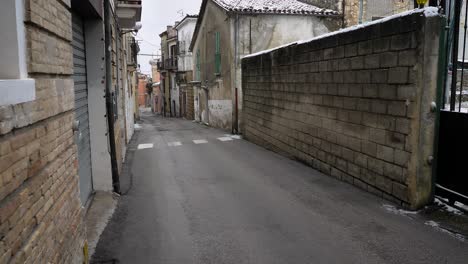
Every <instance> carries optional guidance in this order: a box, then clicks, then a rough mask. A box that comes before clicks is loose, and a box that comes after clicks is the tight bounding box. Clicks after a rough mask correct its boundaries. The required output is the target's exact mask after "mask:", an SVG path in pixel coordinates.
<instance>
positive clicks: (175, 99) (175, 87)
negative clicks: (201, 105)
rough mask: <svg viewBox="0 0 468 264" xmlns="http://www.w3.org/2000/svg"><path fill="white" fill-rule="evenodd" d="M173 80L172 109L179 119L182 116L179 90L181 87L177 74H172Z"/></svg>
mask: <svg viewBox="0 0 468 264" xmlns="http://www.w3.org/2000/svg"><path fill="white" fill-rule="evenodd" d="M170 78H171V109H172V115H173V116H176V117H179V116H180V111H179V106H180V103H179V97H180V96H179V89H180V87H179V86H178V85H177V83H176V74H175V73H172V72H171V74H170ZM174 102H175V112H174Z"/></svg>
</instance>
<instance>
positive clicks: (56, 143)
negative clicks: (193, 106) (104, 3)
mask: <svg viewBox="0 0 468 264" xmlns="http://www.w3.org/2000/svg"><path fill="white" fill-rule="evenodd" d="M25 6H26V18H25V26H26V40H27V58H28V70H29V75H30V78H34V79H35V81H36V99H35V100H34V101H32V102H27V103H22V104H18V105H8V106H2V107H0V263H9V261H10V262H11V263H32V262H38V263H48V262H49V263H82V247H83V244H84V230H85V229H84V225H83V211H82V207H81V203H80V200H79V187H78V175H77V166H78V164H77V162H78V161H77V157H76V156H77V153H76V152H77V150H76V145H75V143H74V134H73V131H72V123H73V121H74V112H73V108H74V90H73V79H72V77H71V74H72V72H73V57H72V47H71V31H72V29H71V14H70V11H69V9H70V1H60V0H26V1H25Z"/></svg>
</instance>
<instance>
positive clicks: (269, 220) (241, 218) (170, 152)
mask: <svg viewBox="0 0 468 264" xmlns="http://www.w3.org/2000/svg"><path fill="white" fill-rule="evenodd" d="M140 124H141V128H140V129H139V131H138V133H137V135H136V138H135V139H134V142H133V143H132V144H131V146H130V148H131V149H132V151H130V154H129V157H128V158H129V161H128V164H127V165H126V166H127V172H125V173H124V175H122V189H123V191H124V192H126V194H125V195H122V197H121V198H120V201H119V205H118V208H117V210H116V212H115V214H114V216H113V218H112V219H111V221H110V223H109V225H108V226H107V228H106V230H105V231H104V233H103V235H102V236H101V239H100V241H99V243H98V247H97V249H96V253H95V254H94V257H93V261H92V262H93V263H164V264H165V263H168V264H169V263H170V264H184V263H200V264H209V263H213V264H222V263H233V264H242V263H267V264H274V263H301V264H302V263H398V264H401V263H460V264H467V263H468V243H467V242H466V240H465V241H464V238H463V237H456V236H455V235H453V234H449V233H448V232H446V231H444V230H441V229H438V228H434V227H433V226H431V225H429V224H428V223H429V222H427V221H425V220H424V219H423V218H421V217H419V216H418V215H415V214H411V213H405V212H402V211H398V210H396V209H395V208H394V207H393V206H392V205H391V203H390V202H387V201H384V200H381V199H379V198H377V197H375V196H373V195H372V194H368V193H366V192H363V191H361V190H359V189H356V188H355V187H353V186H350V185H348V184H346V183H343V182H339V181H337V180H335V179H333V178H331V177H328V176H325V175H323V174H321V173H319V172H317V171H315V170H313V169H311V168H309V167H307V166H305V165H302V164H300V163H298V162H295V161H292V160H289V159H287V158H284V157H282V156H280V155H277V154H275V153H273V152H270V151H267V150H265V149H263V148H261V147H259V146H256V145H254V144H252V143H250V142H248V141H245V140H242V139H237V138H235V137H231V136H229V135H225V134H226V133H227V132H225V131H222V130H217V129H213V128H208V127H206V126H203V125H200V124H196V123H193V122H190V121H186V120H182V119H170V118H161V117H155V116H152V115H151V114H148V113H146V114H143V117H142V121H141V122H140ZM194 140H195V141H194ZM138 148H140V149H138ZM130 174H132V175H133V177H130V176H129V175H130Z"/></svg>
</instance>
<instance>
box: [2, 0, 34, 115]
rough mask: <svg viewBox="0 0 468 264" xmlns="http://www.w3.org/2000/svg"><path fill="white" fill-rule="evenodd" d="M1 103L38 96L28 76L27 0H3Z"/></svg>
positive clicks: (9, 103)
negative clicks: (25, 24) (25, 5)
mask: <svg viewBox="0 0 468 264" xmlns="http://www.w3.org/2000/svg"><path fill="white" fill-rule="evenodd" d="M0 34H1V36H2V37H1V38H0V47H1V48H0V106H1V105H11V104H19V103H24V102H28V101H32V100H34V99H35V86H34V80H33V79H28V70H27V66H26V36H25V30H24V6H23V0H5V1H2V8H0Z"/></svg>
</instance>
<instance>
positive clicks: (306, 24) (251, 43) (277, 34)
mask: <svg viewBox="0 0 468 264" xmlns="http://www.w3.org/2000/svg"><path fill="white" fill-rule="evenodd" d="M331 20H336V21H335V22H336V23H333V22H332V21H331ZM339 21H340V18H338V17H337V18H333V19H330V18H324V17H315V16H290V15H284V16H278V15H258V16H251V15H248V16H247V15H245V16H241V17H239V22H238V33H237V39H238V43H239V44H238V47H237V48H236V47H234V50H237V56H236V55H235V56H236V57H237V58H239V59H238V60H237V63H236V61H235V60H234V61H233V64H232V67H233V68H234V69H235V70H233V72H234V74H235V77H234V78H235V79H234V84H233V87H237V88H238V97H239V98H238V109H239V112H238V113H239V119H238V121H239V126H241V122H242V108H243V106H242V102H243V100H242V94H243V93H242V70H241V64H240V58H242V57H243V56H245V55H248V54H251V53H256V52H259V51H262V50H268V49H272V48H275V47H278V46H281V45H284V44H287V43H291V42H294V41H297V40H301V39H310V38H313V37H316V36H319V35H322V34H325V33H328V32H331V31H334V30H337V29H338V28H339V26H338V24H339V23H338V22H339ZM233 26H234V30H233V31H234V32H236V29H235V27H236V25H235V24H234V25H233ZM233 93H234V91H233ZM232 101H233V102H232V103H233V107H235V98H233V99H232Z"/></svg>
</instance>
